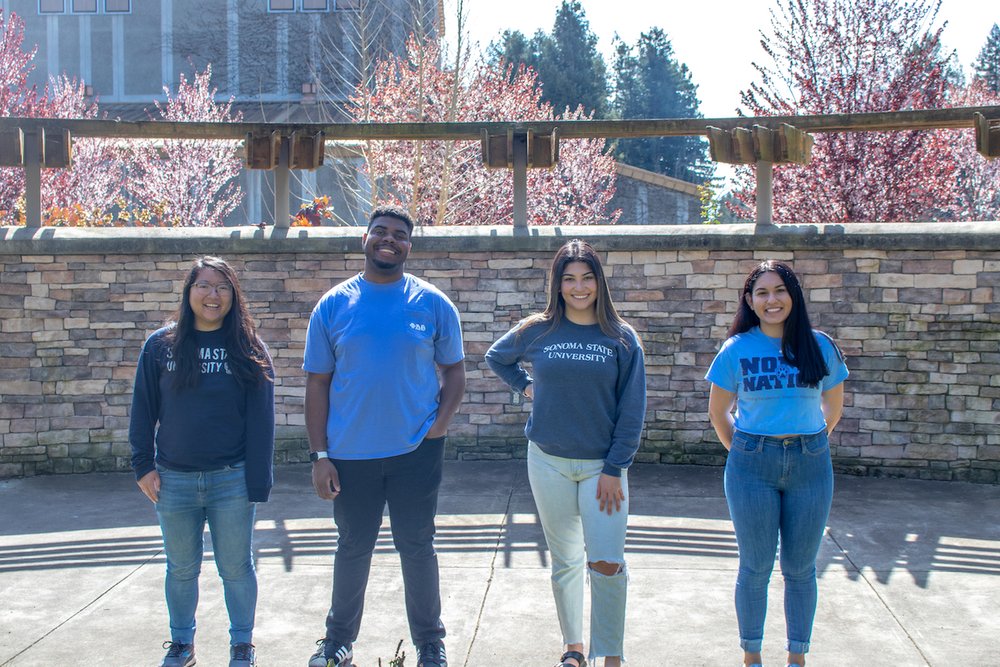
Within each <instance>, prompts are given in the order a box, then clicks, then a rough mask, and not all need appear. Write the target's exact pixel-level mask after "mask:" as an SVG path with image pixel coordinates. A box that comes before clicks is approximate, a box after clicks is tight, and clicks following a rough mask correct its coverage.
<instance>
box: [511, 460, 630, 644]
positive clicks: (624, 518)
mask: <svg viewBox="0 0 1000 667" xmlns="http://www.w3.org/2000/svg"><path fill="white" fill-rule="evenodd" d="M603 467H604V461H603V460H600V459H567V458H563V457H561V456H552V455H550V454H546V453H545V452H543V451H542V450H541V448H539V447H538V445H536V444H535V443H533V442H529V443H528V481H529V482H530V483H531V493H532V495H533V496H534V498H535V507H536V508H537V510H538V516H539V518H540V519H541V522H542V530H543V531H544V533H545V542H546V543H547V544H548V547H549V553H550V554H551V557H552V593H553V595H554V596H555V602H556V613H557V614H558V616H559V627H560V629H561V630H562V635H563V642H564V643H566V644H578V643H583V581H584V574H585V573H587V574H589V578H590V657H589V660H591V661H592V660H594V658H595V657H596V656H609V655H610V656H622V659H624V642H625V601H626V597H627V592H628V572H627V570H626V569H625V530H626V527H627V523H628V499H629V493H628V471H627V470H623V471H622V477H621V479H622V491H623V492H624V493H625V500H623V501H622V507H621V511H618V512H614V513H612V514H611V515H610V516H609V515H608V513H607V511H604V512H602V511H600V509H599V508H598V504H597V480H598V478H599V477H600V475H601V469H602V468H603ZM598 561H605V562H608V563H619V564H621V569H620V571H619V572H618V574H615V575H612V576H608V575H605V574H601V573H600V572H596V571H594V570H590V571H589V572H588V571H587V563H588V562H591V563H596V562H598Z"/></svg>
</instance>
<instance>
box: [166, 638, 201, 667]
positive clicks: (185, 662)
mask: <svg viewBox="0 0 1000 667" xmlns="http://www.w3.org/2000/svg"><path fill="white" fill-rule="evenodd" d="M163 648H165V649H167V654H166V655H165V656H163V662H161V663H160V667H191V665H193V664H195V663H197V662H198V661H197V660H195V657H194V644H181V643H180V642H163Z"/></svg>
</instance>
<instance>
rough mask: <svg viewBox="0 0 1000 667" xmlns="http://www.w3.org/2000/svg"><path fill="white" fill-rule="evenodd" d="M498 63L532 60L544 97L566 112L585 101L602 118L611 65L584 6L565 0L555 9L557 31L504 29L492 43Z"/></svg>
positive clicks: (528, 62) (529, 62)
mask: <svg viewBox="0 0 1000 667" xmlns="http://www.w3.org/2000/svg"><path fill="white" fill-rule="evenodd" d="M488 54H489V56H490V59H491V61H492V62H493V63H499V62H501V61H502V62H504V63H510V64H513V65H514V66H515V68H516V67H517V65H522V64H523V65H527V66H528V67H530V68H532V69H533V70H535V72H537V73H538V78H539V80H540V81H541V82H542V100H543V101H545V102H548V103H549V104H551V105H552V109H553V111H555V112H556V113H563V112H566V111H571V110H573V109H576V108H577V106H579V105H583V106H584V108H585V109H588V110H590V111H593V112H594V115H595V116H596V117H598V118H605V117H607V113H608V70H607V66H606V65H605V63H604V58H603V57H602V56H601V54H600V52H599V51H598V50H597V36H596V35H595V34H594V33H593V32H592V31H591V30H590V24H589V23H588V22H587V17H586V14H585V13H584V11H583V7H582V6H581V5H580V3H579V2H577V1H576V0H563V3H562V5H561V6H560V7H559V9H558V11H557V12H556V19H555V23H554V25H553V27H552V33H551V34H546V33H544V32H542V31H538V32H536V33H535V34H534V35H533V36H532V37H531V39H527V38H526V37H525V36H524V35H523V34H522V33H520V32H518V31H516V30H515V31H509V30H508V31H505V32H504V33H503V35H502V36H501V38H500V41H499V42H493V43H492V44H490V47H489V49H488Z"/></svg>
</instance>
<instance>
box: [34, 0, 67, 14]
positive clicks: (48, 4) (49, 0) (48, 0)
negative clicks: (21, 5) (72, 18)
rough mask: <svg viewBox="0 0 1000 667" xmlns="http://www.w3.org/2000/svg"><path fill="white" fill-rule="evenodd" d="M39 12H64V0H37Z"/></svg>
mask: <svg viewBox="0 0 1000 667" xmlns="http://www.w3.org/2000/svg"><path fill="white" fill-rule="evenodd" d="M38 13H39V14H64V13H66V3H65V0H38Z"/></svg>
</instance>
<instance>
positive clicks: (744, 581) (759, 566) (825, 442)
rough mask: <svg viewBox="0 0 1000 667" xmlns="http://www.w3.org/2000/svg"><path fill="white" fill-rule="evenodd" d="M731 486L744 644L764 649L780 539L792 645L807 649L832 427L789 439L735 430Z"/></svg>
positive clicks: (827, 499)
mask: <svg viewBox="0 0 1000 667" xmlns="http://www.w3.org/2000/svg"><path fill="white" fill-rule="evenodd" d="M725 486H726V501H727V502H728V503H729V515H730V516H731V517H732V520H733V528H734V529H735V531H736V542H737V544H738V546H739V551H740V569H739V575H738V576H737V579H736V617H737V620H738V621H739V626H740V646H742V647H743V650H744V651H747V652H750V653H759V652H760V650H761V645H762V643H763V639H764V616H765V613H766V612H767V584H768V581H769V580H770V578H771V570H772V569H773V568H774V556H775V553H776V551H777V549H778V538H779V536H780V538H781V557H780V560H781V574H782V576H783V577H784V580H785V627H786V632H787V634H788V643H787V645H786V648H787V650H788V651H789V652H790V653H807V652H808V651H809V640H810V637H811V635H812V626H813V618H814V617H815V615H816V555H817V554H818V553H819V545H820V541H821V540H822V538H823V531H824V530H825V527H826V520H827V518H828V517H829V515H830V503H831V502H832V500H833V465H832V463H831V461H830V441H829V439H828V437H827V434H826V431H822V432H820V433H816V434H812V435H799V436H795V437H791V438H771V437H767V436H761V435H751V434H749V433H743V432H741V431H737V432H736V433H735V434H734V435H733V445H732V448H731V449H730V450H729V456H728V458H727V459H726V474H725Z"/></svg>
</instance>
